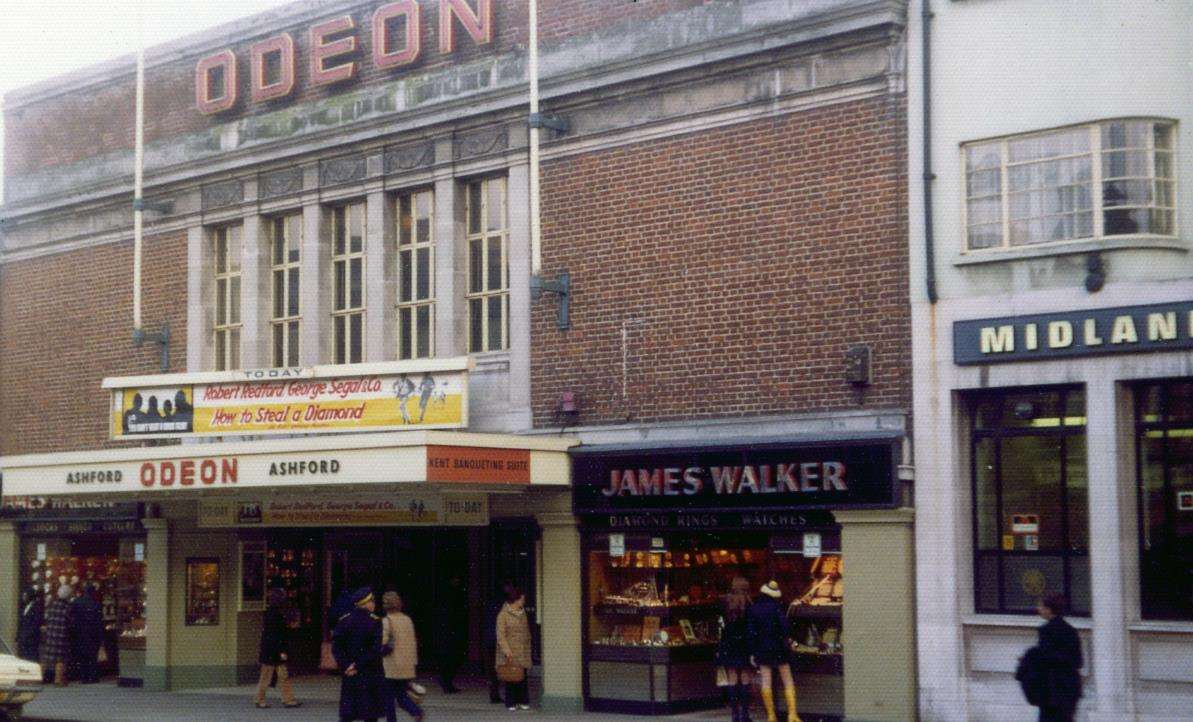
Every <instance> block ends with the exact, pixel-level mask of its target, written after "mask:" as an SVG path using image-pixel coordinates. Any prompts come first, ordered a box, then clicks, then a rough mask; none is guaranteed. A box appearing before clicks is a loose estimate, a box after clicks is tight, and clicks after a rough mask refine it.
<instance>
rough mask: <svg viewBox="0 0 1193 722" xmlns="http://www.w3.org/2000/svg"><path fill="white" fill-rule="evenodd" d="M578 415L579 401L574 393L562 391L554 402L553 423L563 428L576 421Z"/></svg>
mask: <svg viewBox="0 0 1193 722" xmlns="http://www.w3.org/2000/svg"><path fill="white" fill-rule="evenodd" d="M579 415H580V399H579V397H578V396H577V395H576V392H575V391H563V392H560V394H559V399H558V400H557V401H556V402H555V421H556V422H557V423H562V424H563V425H564V426H567V425H569V424H570V423H572V422H574V421H575V420H576V417H578V416H579Z"/></svg>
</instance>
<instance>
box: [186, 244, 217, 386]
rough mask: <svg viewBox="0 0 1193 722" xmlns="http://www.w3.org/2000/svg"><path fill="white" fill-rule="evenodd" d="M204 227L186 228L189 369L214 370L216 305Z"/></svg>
mask: <svg viewBox="0 0 1193 722" xmlns="http://www.w3.org/2000/svg"><path fill="white" fill-rule="evenodd" d="M203 241H204V233H203V227H202V226H191V227H190V228H188V229H186V267H187V275H186V370H187V372H188V373H198V372H200V371H210V370H211V368H212V367H213V366H214V364H213V363H212V358H211V320H212V312H211V308H212V305H211V303H209V301H210V300H211V296H210V294H209V292H208V285H209V280H208V279H210V278H211V257H210V254H208V253H206V252H205V251H206V244H205V243H204V242H203Z"/></svg>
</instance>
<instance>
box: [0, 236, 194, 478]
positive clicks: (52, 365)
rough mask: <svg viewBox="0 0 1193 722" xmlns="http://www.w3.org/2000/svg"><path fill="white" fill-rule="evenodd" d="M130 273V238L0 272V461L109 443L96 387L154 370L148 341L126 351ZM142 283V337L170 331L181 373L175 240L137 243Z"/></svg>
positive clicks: (181, 281) (104, 407)
mask: <svg viewBox="0 0 1193 722" xmlns="http://www.w3.org/2000/svg"><path fill="white" fill-rule="evenodd" d="M132 267H133V261H132V242H131V241H129V242H125V243H118V244H109V245H104V246H97V247H94V248H87V249H83V250H79V251H72V252H69V253H60V254H56V255H52V256H46V257H42V258H35V259H30V260H27V261H20V262H16V263H9V264H5V265H4V266H0V339H2V342H0V409H3V410H4V413H3V414H0V455H9V454H26V453H40V452H49V451H59V450H72V451H79V450H87V449H98V448H104V447H108V446H117V445H118V444H112V443H111V442H109V441H108V440H107V439H108V407H109V403H110V401H109V397H108V393H107V392H106V391H104V390H103V389H101V388H100V382H101V380H102V379H103V378H104V377H105V376H125V375H133V374H151V373H160V370H161V368H160V365H159V360H160V356H159V354H158V349H159V348H160V347H159V346H158V345H157V344H152V343H147V344H144V345H143V346H142V347H141V348H139V349H138V348H136V347H135V346H133V344H132V325H133V324H132V318H133V313H132V305H133V301H132ZM142 283H143V288H144V295H143V306H142V318H143V319H144V327H145V330H146V331H157V330H159V329H160V328H161V325H162V323H163V322H168V323H169V324H170V331H171V334H172V338H171V340H170V366H171V368H170V370H171V371H173V372H181V371H184V370H185V369H186V307H187V299H186V234H185V233H181V234H175V235H170V236H159V237H156V238H147V239H146V240H145V253H144V275H143V276H142ZM119 445H127V444H119Z"/></svg>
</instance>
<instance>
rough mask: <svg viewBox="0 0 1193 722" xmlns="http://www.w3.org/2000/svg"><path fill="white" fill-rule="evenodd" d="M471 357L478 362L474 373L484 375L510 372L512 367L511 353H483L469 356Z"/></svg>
mask: <svg viewBox="0 0 1193 722" xmlns="http://www.w3.org/2000/svg"><path fill="white" fill-rule="evenodd" d="M469 356H471V357H472V359H473V360H474V361H476V367H475V368H474V369H473V373H482V374H483V373H495V372H500V371H508V370H509V367H510V352H509V351H483V352H481V353H474V354H469Z"/></svg>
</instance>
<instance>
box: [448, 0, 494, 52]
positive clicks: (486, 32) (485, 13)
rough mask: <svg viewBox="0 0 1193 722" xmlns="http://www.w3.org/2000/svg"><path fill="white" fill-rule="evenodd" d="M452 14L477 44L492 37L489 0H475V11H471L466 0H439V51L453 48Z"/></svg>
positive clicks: (481, 43) (491, 13)
mask: <svg viewBox="0 0 1193 722" xmlns="http://www.w3.org/2000/svg"><path fill="white" fill-rule="evenodd" d="M453 15H455V16H456V17H457V18H459V19H460V24H461V25H463V26H464V29H465V30H467V31H468V35H469V37H471V38H472V40H473V42H475V43H476V44H477V45H485V44H486V43H488V42H489V41H490V40H492V39H493V12H492V7H491V4H490V0H476V12H473V11H472V8H471V7H470V6H469V5H468V2H467V0H439V52H441V53H450V52H451V51H452V50H453V49H455V46H456V44H455V38H454V37H453V36H452V30H453V29H454V27H455V25H454V24H453V23H452V16H453Z"/></svg>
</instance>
